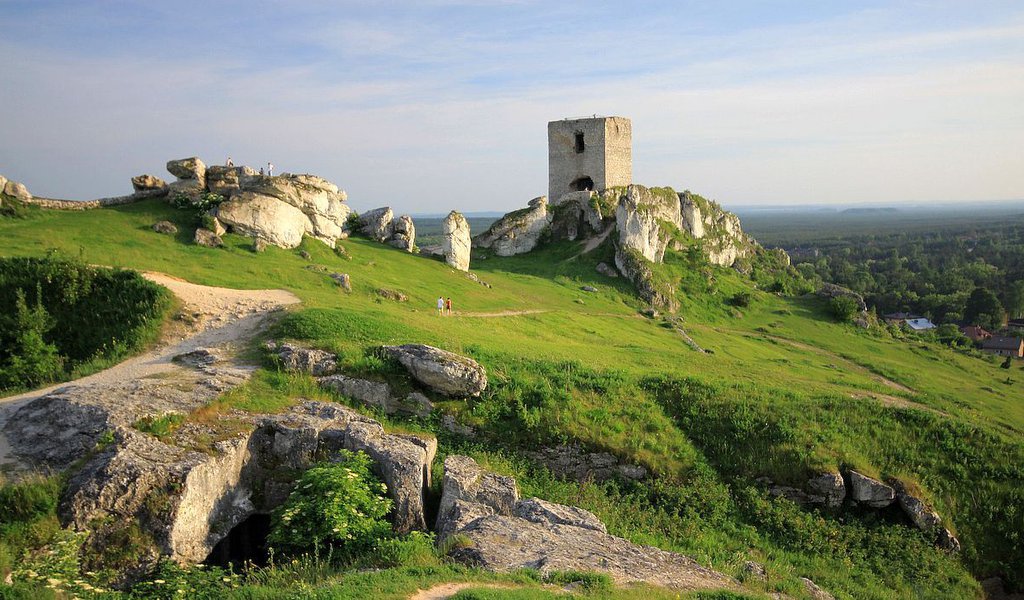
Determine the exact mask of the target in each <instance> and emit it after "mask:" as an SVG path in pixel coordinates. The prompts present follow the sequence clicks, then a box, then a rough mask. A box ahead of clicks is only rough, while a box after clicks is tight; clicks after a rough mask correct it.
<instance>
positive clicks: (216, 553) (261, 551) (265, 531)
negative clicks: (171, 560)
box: [203, 514, 270, 571]
mask: <svg viewBox="0 0 1024 600" xmlns="http://www.w3.org/2000/svg"><path fill="white" fill-rule="evenodd" d="M268 535H270V515H261V514H255V515H251V516H250V517H249V518H248V519H246V520H244V521H242V522H241V523H239V524H238V525H235V526H234V527H233V528H232V529H231V531H230V532H228V535H227V536H226V537H225V538H224V539H222V540H221V541H219V542H217V545H216V546H214V547H213V550H211V551H210V555H209V556H207V557H206V560H204V561H203V564H205V565H210V566H216V567H222V568H225V569H226V568H228V567H231V568H233V569H235V570H236V571H238V570H240V569H241V568H242V567H243V566H244V565H246V564H253V565H256V566H257V567H265V566H267V563H268V561H269V558H270V554H269V550H268V547H267V536H268Z"/></svg>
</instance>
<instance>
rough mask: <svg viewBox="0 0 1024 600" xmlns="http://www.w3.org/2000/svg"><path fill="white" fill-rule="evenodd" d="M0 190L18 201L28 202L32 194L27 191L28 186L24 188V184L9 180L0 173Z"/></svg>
mask: <svg viewBox="0 0 1024 600" xmlns="http://www.w3.org/2000/svg"><path fill="white" fill-rule="evenodd" d="M0 192H3V193H4V194H6V195H8V196H10V197H11V198H14V199H15V200H18V201H20V202H29V201H31V200H32V194H30V193H29V191H28V188H26V187H25V185H24V184H21V183H18V182H17V181H11V180H10V179H7V178H6V177H3V176H2V175H0Z"/></svg>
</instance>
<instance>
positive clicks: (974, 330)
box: [960, 325, 992, 342]
mask: <svg viewBox="0 0 1024 600" xmlns="http://www.w3.org/2000/svg"><path fill="white" fill-rule="evenodd" d="M960 333H962V334H964V335H965V336H967V337H968V338H970V340H971V341H972V342H983V341H985V340H987V339H988V338H990V337H992V334H991V333H989V332H987V331H985V330H984V329H983V328H982V327H980V326H978V325H961V326H960Z"/></svg>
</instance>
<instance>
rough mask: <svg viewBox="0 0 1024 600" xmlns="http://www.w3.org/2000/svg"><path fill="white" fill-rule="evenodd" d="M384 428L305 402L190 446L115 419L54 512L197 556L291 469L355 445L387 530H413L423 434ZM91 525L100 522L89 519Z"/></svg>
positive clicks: (428, 451) (429, 453) (101, 539)
mask: <svg viewBox="0 0 1024 600" xmlns="http://www.w3.org/2000/svg"><path fill="white" fill-rule="evenodd" d="M411 437H412V436H398V435H391V434H388V433H386V432H384V430H383V428H382V427H381V426H380V424H379V423H377V422H376V421H373V420H372V419H369V418H366V417H363V416H361V415H359V414H358V413H355V412H353V411H351V410H349V409H346V408H344V407H341V406H338V405H335V404H326V403H321V402H306V403H303V404H301V405H299V406H297V407H294V408H293V409H291V410H290V411H289V412H287V413H284V414H281V415H273V416H262V417H257V418H256V420H255V421H254V422H253V424H252V426H251V428H250V429H249V430H248V431H247V432H245V433H244V434H242V435H240V436H236V437H234V438H231V439H229V440H226V441H223V442H218V443H217V444H216V446H215V448H214V451H213V452H212V453H205V452H197V451H194V450H188V449H185V448H181V447H177V446H175V445H173V444H168V443H164V442H161V441H159V440H157V439H156V438H153V437H151V436H148V435H146V434H142V433H139V432H137V431H134V430H131V429H129V428H126V427H118V428H117V429H116V430H115V433H114V441H113V443H112V444H110V445H109V446H108V447H107V448H105V449H104V450H102V451H101V452H99V453H97V454H95V455H93V456H92V457H90V458H89V459H88V460H87V461H86V463H85V464H84V466H83V467H82V468H81V469H80V470H78V471H77V472H75V473H74V474H73V475H72V476H71V478H70V479H69V481H68V486H67V489H66V491H65V492H64V494H63V496H62V498H61V502H60V507H59V515H60V517H61V520H62V521H63V522H64V523H65V524H68V525H70V526H72V527H74V528H76V529H79V530H87V531H90V538H89V541H88V542H87V543H90V544H96V545H102V544H104V543H106V540H108V539H111V538H113V537H116V536H117V535H118V533H119V532H120V530H121V529H122V528H124V527H125V526H127V525H128V524H129V523H138V524H139V525H140V526H141V527H143V528H144V531H143V533H144V534H145V535H147V536H149V537H151V538H152V540H153V542H154V548H153V550H154V551H155V552H153V553H151V554H150V555H149V556H140V557H139V561H140V562H150V561H152V559H153V558H155V556H154V555H155V554H158V555H163V556H167V557H169V558H171V559H172V560H175V561H177V562H179V563H186V564H187V563H197V562H200V561H202V560H204V559H205V558H206V556H207V555H208V554H209V553H210V551H211V550H212V548H213V547H214V545H215V544H216V543H217V542H218V541H220V540H221V539H223V538H224V537H226V536H227V534H228V533H229V532H230V530H231V528H232V527H234V526H235V525H237V524H239V523H241V522H242V521H243V520H245V519H246V518H248V517H249V516H251V515H253V514H258V513H259V514H267V513H268V512H270V511H271V510H273V508H275V507H276V506H278V505H279V504H281V503H282V502H283V501H284V500H285V498H287V495H288V493H289V492H290V490H291V487H292V486H293V485H294V479H295V473H296V472H297V471H302V470H305V469H308V468H309V467H311V466H312V465H313V464H314V463H315V462H316V461H317V460H319V459H321V458H326V459H327V460H336V459H337V457H338V456H339V451H340V450H342V449H345V450H361V451H364V452H366V453H367V454H368V455H369V456H370V457H371V459H372V460H373V466H374V470H375V471H376V472H377V474H378V475H379V476H380V477H381V479H382V480H383V481H384V483H385V484H386V485H387V488H388V493H389V494H390V495H391V496H392V498H393V499H394V500H395V511H394V528H395V530H396V531H401V532H405V531H410V530H413V529H422V528H424V527H425V525H426V523H425V520H424V513H423V492H424V486H425V485H426V484H427V480H426V476H427V474H428V473H429V464H430V460H432V459H433V455H434V452H435V451H436V442H435V441H434V440H432V439H416V440H413V439H411ZM97 523H100V524H101V525H99V526H97Z"/></svg>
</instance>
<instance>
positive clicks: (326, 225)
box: [232, 173, 352, 248]
mask: <svg viewBox="0 0 1024 600" xmlns="http://www.w3.org/2000/svg"><path fill="white" fill-rule="evenodd" d="M241 190H242V192H252V193H255V194H259V195H261V196H269V197H271V198H276V199H277V200H279V201H281V202H282V203H284V204H288V205H291V206H292V207H294V208H297V209H298V210H299V212H301V213H302V214H303V215H304V216H305V217H306V222H305V224H306V233H308V234H309V235H311V236H313V237H315V238H317V239H318V240H320V241H322V242H324V243H325V244H327V245H328V246H331V247H332V248H333V247H334V245H335V243H336V242H337V241H338V240H339V239H342V238H344V237H345V236H346V235H347V230H346V227H347V225H348V219H349V215H351V214H352V209H351V208H350V207H349V206H348V205H347V204H345V201H346V200H347V196H346V194H345V192H343V191H342V190H339V189H338V186H336V185H334V184H333V183H331V182H330V181H327V180H326V179H323V178H321V177H317V176H315V175H292V174H287V173H286V174H284V175H280V176H276V177H243V179H242V182H241ZM232 200H234V196H233V197H232ZM268 241H270V240H268ZM271 243H274V242H272V241H271ZM287 247H291V246H287Z"/></svg>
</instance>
